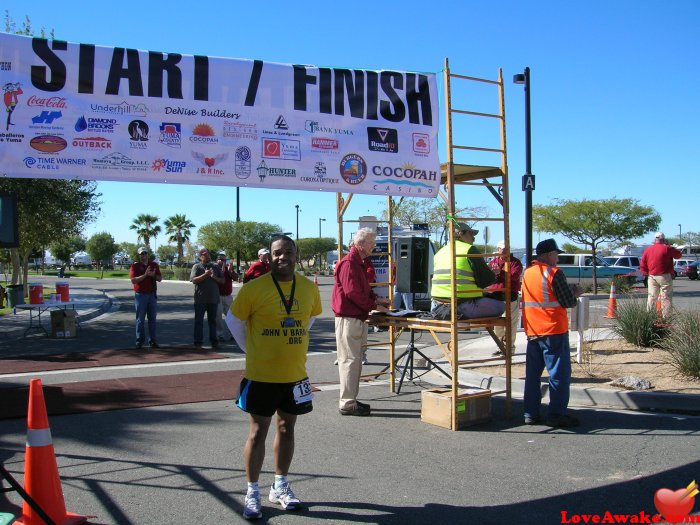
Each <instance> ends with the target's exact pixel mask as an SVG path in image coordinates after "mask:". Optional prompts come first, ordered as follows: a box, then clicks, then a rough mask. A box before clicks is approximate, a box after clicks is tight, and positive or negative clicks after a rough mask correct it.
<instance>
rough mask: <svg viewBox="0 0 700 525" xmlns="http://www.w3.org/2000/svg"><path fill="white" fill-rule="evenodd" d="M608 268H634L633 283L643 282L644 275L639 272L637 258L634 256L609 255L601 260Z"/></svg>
mask: <svg viewBox="0 0 700 525" xmlns="http://www.w3.org/2000/svg"><path fill="white" fill-rule="evenodd" d="M602 259H603V260H604V261H605V262H606V263H608V264H609V265H610V266H624V267H625V268H634V277H635V281H636V282H638V283H643V282H645V276H644V274H643V273H642V272H641V271H640V270H639V259H640V258H639V257H637V256H636V255H611V256H608V257H603V258H602Z"/></svg>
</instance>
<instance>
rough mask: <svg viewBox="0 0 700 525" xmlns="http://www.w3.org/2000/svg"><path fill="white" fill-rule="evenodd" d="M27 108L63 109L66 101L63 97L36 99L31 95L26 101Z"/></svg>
mask: <svg viewBox="0 0 700 525" xmlns="http://www.w3.org/2000/svg"><path fill="white" fill-rule="evenodd" d="M27 106H29V107H35V106H39V107H42V108H55V109H65V108H66V99H65V98H63V97H46V98H42V97H37V96H36V95H32V96H31V97H29V98H28V99H27Z"/></svg>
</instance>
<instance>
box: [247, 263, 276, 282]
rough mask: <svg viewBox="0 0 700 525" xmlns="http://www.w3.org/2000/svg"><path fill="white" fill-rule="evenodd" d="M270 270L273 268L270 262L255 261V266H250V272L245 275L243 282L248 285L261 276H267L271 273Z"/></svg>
mask: <svg viewBox="0 0 700 525" xmlns="http://www.w3.org/2000/svg"><path fill="white" fill-rule="evenodd" d="M270 268H271V267H270V263H269V262H262V261H255V262H254V263H253V264H251V265H250V268H248V271H247V272H246V273H245V274H244V275H243V282H244V283H247V282H248V281H252V280H253V279H257V278H258V277H260V276H261V275H265V274H266V273H268V272H269V271H270Z"/></svg>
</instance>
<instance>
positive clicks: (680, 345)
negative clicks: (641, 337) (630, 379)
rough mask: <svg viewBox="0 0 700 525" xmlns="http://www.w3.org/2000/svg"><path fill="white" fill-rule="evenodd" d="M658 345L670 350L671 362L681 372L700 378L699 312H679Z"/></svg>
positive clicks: (667, 350)
mask: <svg viewBox="0 0 700 525" xmlns="http://www.w3.org/2000/svg"><path fill="white" fill-rule="evenodd" d="M658 346H659V348H661V349H662V350H665V351H666V352H668V357H669V362H670V363H671V365H672V366H673V367H674V368H675V369H676V370H678V371H679V372H680V373H681V374H683V375H686V376H689V377H694V378H696V379H700V313H699V312H687V311H680V312H677V313H676V314H675V315H674V316H673V320H672V324H671V328H670V330H669V331H668V334H667V335H666V337H665V338H664V339H663V340H662V341H660V342H659V344H658Z"/></svg>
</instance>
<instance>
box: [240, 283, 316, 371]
mask: <svg viewBox="0 0 700 525" xmlns="http://www.w3.org/2000/svg"><path fill="white" fill-rule="evenodd" d="M278 283H279V285H280V288H281V290H282V293H283V294H284V296H285V300H289V294H290V293H291V291H292V281H278ZM231 313H232V314H233V315H234V316H236V317H237V318H238V319H240V320H242V321H246V358H245V377H246V378H247V379H250V380H252V381H263V382H266V383H294V382H296V381H300V380H302V379H304V378H305V377H307V375H308V374H307V373H306V353H307V351H308V349H309V331H308V327H309V318H311V317H316V316H318V315H320V314H321V296H320V294H319V292H318V287H317V286H316V285H315V284H314V283H312V282H311V281H310V280H308V279H307V278H306V277H303V276H301V275H297V276H296V289H295V291H294V303H293V304H292V308H291V312H290V313H289V315H287V311H286V309H285V307H284V303H283V302H282V300H281V298H280V295H279V293H278V292H277V288H276V287H275V283H274V282H273V281H272V274H270V273H268V274H265V275H263V276H261V277H258V278H257V279H255V280H254V281H250V282H248V283H246V284H245V285H244V286H243V287H242V288H241V289H240V290H239V292H238V294H236V299H235V300H234V301H233V304H232V305H231ZM287 317H291V318H292V319H293V320H294V326H293V327H285V326H284V324H285V322H284V320H285V318H287Z"/></svg>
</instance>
